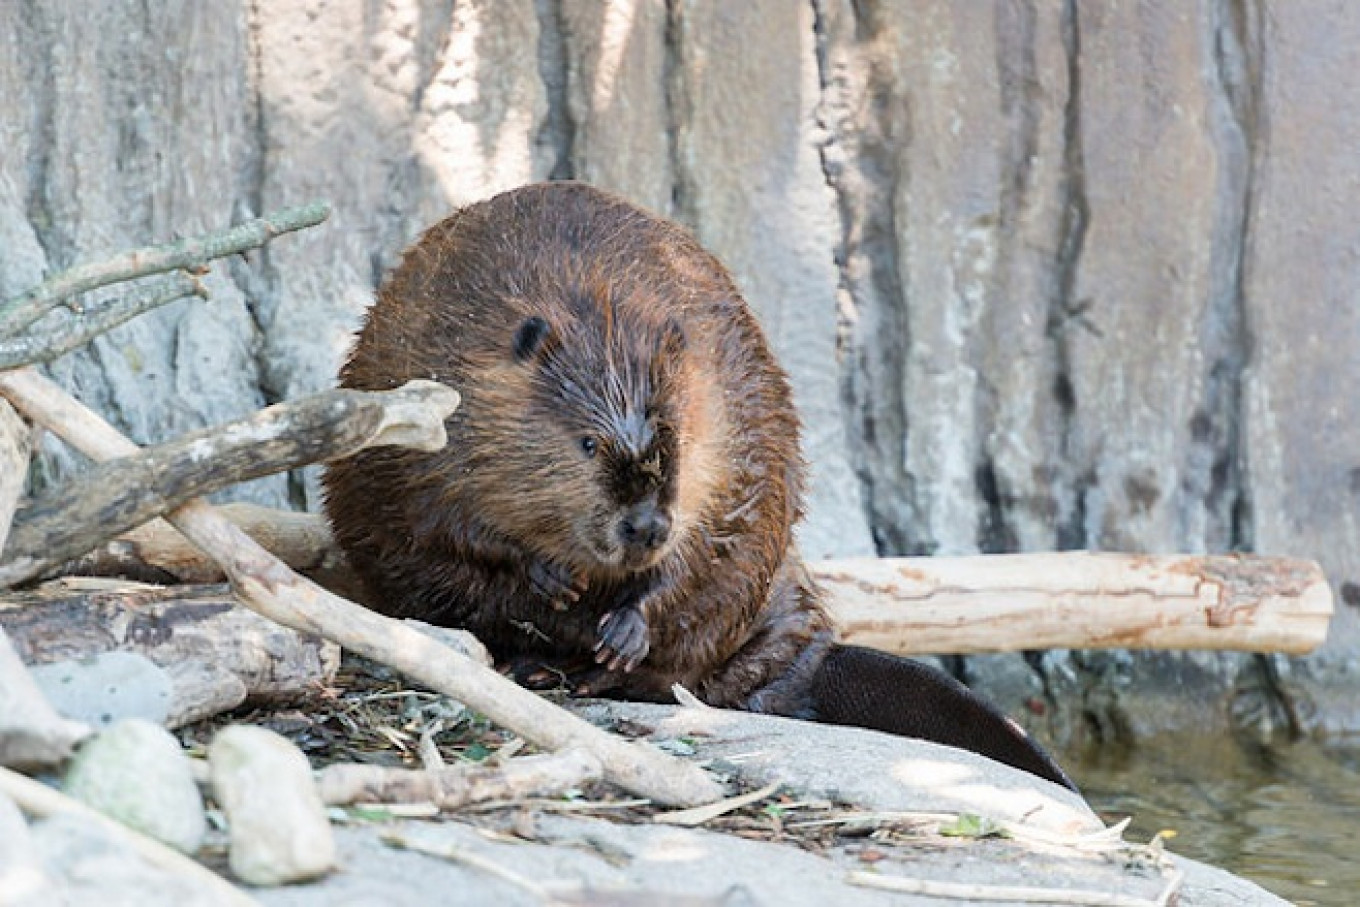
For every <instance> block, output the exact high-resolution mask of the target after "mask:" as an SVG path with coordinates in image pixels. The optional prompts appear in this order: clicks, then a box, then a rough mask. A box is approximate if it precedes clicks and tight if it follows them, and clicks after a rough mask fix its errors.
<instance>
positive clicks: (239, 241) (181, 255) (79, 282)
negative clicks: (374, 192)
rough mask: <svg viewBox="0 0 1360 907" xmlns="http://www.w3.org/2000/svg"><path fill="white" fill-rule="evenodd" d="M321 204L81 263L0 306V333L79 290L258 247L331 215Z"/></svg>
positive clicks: (190, 266) (14, 331) (27, 322)
mask: <svg viewBox="0 0 1360 907" xmlns="http://www.w3.org/2000/svg"><path fill="white" fill-rule="evenodd" d="M330 210H331V209H330V206H329V205H327V204H324V203H322V202H317V203H314V204H310V205H304V206H302V207H300V208H288V209H286V210H284V211H277V212H275V213H273V214H269V215H266V216H264V217H260V218H256V219H255V220H250V221H246V222H245V223H243V224H239V225H237V226H235V227H232V228H231V229H230V230H225V231H221V232H216V233H209V234H205V235H202V236H194V237H190V238H188V239H183V240H180V241H179V242H175V243H167V244H165V245H160V246H148V247H145V248H142V249H135V250H133V251H131V252H125V253H123V254H122V255H119V256H116V257H114V258H110V259H106V260H105V261H99V262H95V263H93V264H88V265H80V266H78V267H75V268H71V269H70V270H68V271H63V272H62V273H60V274H58V275H56V276H55V277H52V278H50V279H48V280H46V281H44V282H43V283H41V284H39V285H38V286H36V287H34V288H33V289H31V290H28V291H26V292H24V293H20V294H19V295H18V296H15V297H13V298H11V299H9V300H8V301H6V302H5V303H3V304H0V337H11V336H13V335H15V334H17V333H19V332H20V331H22V330H23V329H24V328H26V327H28V326H29V325H30V324H32V323H33V322H35V321H37V320H38V319H39V318H41V317H42V316H43V315H46V314H47V313H48V312H50V311H51V310H52V309H54V308H56V307H57V306H58V305H60V304H61V302H62V301H63V300H66V299H69V298H70V297H72V296H75V295H76V294H78V293H84V292H86V291H88V290H93V289H97V288H98V287H103V286H108V285H109V284H111V283H118V282H119V281H123V280H132V279H133V278H136V277H145V276H146V275H148V274H159V273H162V272H164V271H174V270H178V269H181V268H184V269H195V268H201V267H202V266H203V265H205V264H206V263H208V262H209V261H212V260H213V259H215V258H223V257H225V256H228V255H235V254H236V253H238V252H244V251H246V250H247V249H255V248H258V247H260V246H262V245H264V244H265V243H267V242H268V241H269V240H271V239H273V238H274V237H275V236H278V235H279V234H281V233H290V232H292V231H294V230H301V229H304V228H306V227H313V226H316V225H317V224H319V223H321V222H322V221H323V220H325V219H326V218H327V216H329V215H330Z"/></svg>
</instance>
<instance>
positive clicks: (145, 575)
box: [44, 501, 348, 591]
mask: <svg viewBox="0 0 1360 907" xmlns="http://www.w3.org/2000/svg"><path fill="white" fill-rule="evenodd" d="M217 512H218V513H220V514H222V516H224V517H226V518H227V519H229V520H231V522H233V523H234V524H236V525H237V526H239V527H240V528H241V529H242V530H244V531H245V533H246V535H248V536H250V537H251V538H253V539H254V540H255V541H257V542H259V543H260V544H261V545H263V546H264V547H265V549H266V550H268V551H269V553H270V554H272V555H274V556H275V557H277V558H278V559H279V560H281V561H283V562H284V563H285V564H287V565H288V566H289V567H291V568H292V569H294V570H298V571H301V572H303V573H307V574H308V575H312V574H314V573H316V572H324V571H338V570H348V566H347V565H346V563H345V558H344V555H343V554H342V553H341V552H340V548H339V547H338V546H337V545H336V544H335V539H334V538H333V537H332V536H331V529H330V526H329V525H327V523H326V521H325V520H323V519H321V518H319V517H318V516H316V515H315V514H310V513H300V512H298V511H295V510H276V509H274V508H272V507H261V506H260V505H258V504H249V503H246V502H243V501H235V502H232V503H230V504H221V505H219V506H218V507H217ZM44 575H45V576H48V575H55V576H71V575H76V576H126V577H129V578H131V579H140V580H143V581H145V582H153V581H157V580H159V581H164V580H165V579H166V578H171V579H173V580H174V581H175V582H179V583H196V584H203V583H220V582H223V581H224V580H225V579H226V578H227V577H226V574H225V573H223V572H222V568H221V567H219V566H218V565H217V562H216V561H214V560H213V559H212V558H210V557H208V556H207V555H206V554H204V553H203V552H202V551H200V550H199V549H198V548H197V547H196V546H195V545H194V544H193V543H192V542H190V541H189V540H188V539H186V538H185V537H184V536H182V535H180V533H179V532H178V531H177V530H176V529H175V527H173V526H171V525H170V524H169V523H167V522H165V521H164V520H159V519H158V520H152V521H151V522H149V523H145V524H143V525H141V526H138V527H137V528H136V529H132V530H129V531H128V532H125V533H123V534H122V535H120V536H118V537H117V538H116V539H111V540H109V541H108V542H105V543H104V544H102V545H99V546H97V547H95V548H93V549H91V550H90V551H88V552H86V553H85V554H84V555H82V556H81V557H79V558H76V559H75V560H70V561H65V562H63V563H61V564H58V565H56V566H55V567H53V568H52V569H51V570H50V571H47V573H46V574H44ZM323 585H325V583H323ZM328 588H330V586H329V585H328ZM333 591H334V590H333Z"/></svg>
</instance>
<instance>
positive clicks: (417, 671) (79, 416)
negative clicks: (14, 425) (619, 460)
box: [0, 369, 721, 806]
mask: <svg viewBox="0 0 1360 907" xmlns="http://www.w3.org/2000/svg"><path fill="white" fill-rule="evenodd" d="M0 393H3V394H4V395H5V396H7V397H9V399H10V401H11V402H12V403H14V405H15V407H16V408H18V409H19V410H20V411H21V412H23V413H24V414H25V415H27V416H28V417H29V418H30V419H32V420H33V421H34V422H37V423H39V424H40V425H43V426H45V427H46V428H48V429H50V430H51V431H52V432H53V433H55V434H56V435H57V436H58V437H61V438H63V439H64V440H66V441H67V442H68V443H70V444H71V445H72V446H74V447H75V448H76V449H77V450H80V451H81V452H83V453H85V454H86V455H87V456H90V457H92V458H94V459H108V458H110V457H117V456H126V455H128V454H130V453H134V452H136V450H137V446H136V445H135V444H133V443H132V442H131V441H129V440H127V439H126V438H124V437H123V436H122V435H121V434H119V433H118V431H117V429H115V428H114V427H113V426H111V425H109V424H108V423H107V422H105V421H104V420H103V419H101V418H100V417H99V416H98V415H97V414H95V413H94V412H92V411H90V410H88V409H86V408H85V407H83V406H82V405H81V404H80V403H78V402H77V401H76V400H74V399H72V398H71V397H70V395H68V394H67V393H66V392H65V391H63V390H62V389H61V388H59V387H57V386H56V385H55V384H53V383H52V382H51V381H48V380H47V379H45V378H43V377H42V376H41V375H38V374H37V373H36V372H34V371H32V370H31V369H20V370H17V371H13V372H0ZM166 518H167V519H168V520H169V521H170V522H171V524H172V525H174V526H175V528H177V529H179V530H180V531H181V532H183V533H184V534H185V535H186V536H188V538H189V539H190V541H192V542H193V543H194V544H196V545H198V546H199V547H200V548H202V549H203V550H204V551H205V552H207V553H208V554H210V555H211V556H212V557H213V558H215V559H216V560H217V561H218V562H219V563H220V564H221V565H222V568H223V569H224V570H225V571H226V573H227V576H228V578H229V579H230V581H231V585H232V589H233V590H234V591H235V592H236V594H237V595H238V596H239V597H240V599H241V602H242V603H243V604H244V605H246V607H248V608H250V609H251V610H252V611H255V612H257V613H259V614H262V615H264V616H265V617H268V618H270V619H271V620H274V621H277V622H278V623H281V624H283V625H284V626H287V627H292V628H293V629H295V630H300V631H302V632H305V633H316V634H319V635H321V636H324V637H326V638H327V639H330V640H332V641H333V642H336V643H339V644H340V645H341V646H343V647H344V648H347V649H349V650H351V651H353V652H357V653H359V654H360V655H363V656H365V657H367V658H372V659H374V660H376V661H380V662H382V663H383V664H386V665H389V666H391V667H393V668H396V669H397V670H398V671H400V672H401V673H403V674H405V675H406V676H407V677H410V678H413V679H414V680H416V681H418V682H420V683H422V684H424V685H425V686H427V687H430V688H431V689H433V690H437V691H439V692H441V693H445V694H447V695H449V696H452V697H453V698H454V699H457V700H458V701H459V702H462V703H465V704H466V705H467V706H468V707H469V708H472V709H475V710H477V711H479V712H481V713H482V714H483V715H486V716H487V717H488V718H490V719H491V720H492V721H494V722H496V723H497V724H499V725H501V726H502V727H507V728H510V729H511V730H513V731H515V732H516V733H518V734H519V735H520V736H522V737H524V738H526V739H528V740H530V741H532V742H533V743H535V744H537V745H539V746H541V747H543V748H544V749H549V750H561V749H565V748H567V747H569V746H579V747H583V748H584V749H587V750H589V751H590V752H591V753H593V754H594V755H595V756H596V757H598V758H599V760H600V763H601V764H602V765H603V766H604V771H605V777H606V778H607V779H608V780H610V781H612V782H614V783H615V784H618V785H619V786H620V787H623V788H624V789H625V790H628V791H631V792H633V793H636V794H639V795H641V796H645V797H650V798H652V799H653V800H656V801H657V802H659V803H663V804H669V805H674V806H697V805H698V804H700V803H709V802H712V801H713V800H716V799H717V798H718V797H719V796H720V795H721V787H720V786H719V785H718V783H717V782H716V781H715V780H714V779H713V778H711V777H709V776H708V775H707V774H706V773H705V772H704V771H703V769H701V768H699V766H697V765H694V764H693V763H688V762H684V761H682V760H679V759H675V758H673V757H671V756H668V755H666V754H665V753H663V752H661V751H660V750H658V749H656V748H655V747H651V746H648V745H646V744H641V743H639V744H634V743H630V742H628V741H626V740H623V739H621V738H619V737H616V736H614V735H612V734H609V733H606V732H605V731H602V730H600V729H599V728H597V727H595V726H594V725H592V724H590V723H589V722H587V721H585V720H584V719H581V718H578V717H577V716H575V715H572V714H571V713H570V712H567V711H566V710H564V709H561V708H559V707H558V706H556V705H553V704H552V703H551V702H548V701H547V700H546V699H543V698H542V697H541V696H538V695H535V694H534V693H531V692H529V691H528V690H525V689H523V688H522V687H519V686H518V685H516V684H515V683H514V682H513V681H511V680H509V679H507V678H505V677H502V676H501V675H500V674H497V673H496V672H495V671H493V670H491V669H490V668H486V667H483V666H482V665H480V664H477V663H476V662H474V661H473V660H472V659H470V658H467V657H466V656H464V655H461V654H459V653H457V652H455V651H453V650H452V649H451V648H449V647H448V646H444V645H441V644H440V643H438V642H436V641H434V640H433V639H431V638H429V637H428V636H426V635H425V634H423V633H421V632H420V631H418V630H415V629H413V628H411V627H409V626H406V625H405V624H403V623H402V622H400V621H396V620H392V619H391V618H387V617H383V616H382V615H380V614H377V613H376V612H373V611H370V610H368V609H367V608H363V607H361V606H359V605H356V604H354V603H353V602H350V601H346V600H345V599H343V598H340V597H339V596H337V595H335V594H333V593H331V592H328V591H326V590H325V589H322V588H321V587H320V586H318V585H316V584H315V583H313V582H310V581H308V580H306V579H304V578H303V577H300V576H298V575H297V574H296V573H293V572H292V571H291V570H289V569H288V567H287V566H286V565H284V564H283V563H282V562H280V561H279V560H277V559H276V558H275V557H274V556H273V555H271V554H270V553H269V552H268V551H266V550H264V548H262V547H261V546H260V545H259V544H258V543H257V542H255V541H254V540H253V539H251V538H250V536H248V535H246V534H245V533H244V532H242V531H241V530H240V529H238V528H237V527H236V526H234V525H232V524H231V522H229V521H228V520H226V519H224V518H223V517H221V516H220V515H218V514H217V513H216V512H215V511H214V510H213V509H212V508H211V507H209V506H208V505H207V504H205V503H203V502H201V501H191V502H189V503H187V504H185V505H183V506H182V507H180V508H178V509H177V510H175V511H174V512H173V513H171V514H167V517H166Z"/></svg>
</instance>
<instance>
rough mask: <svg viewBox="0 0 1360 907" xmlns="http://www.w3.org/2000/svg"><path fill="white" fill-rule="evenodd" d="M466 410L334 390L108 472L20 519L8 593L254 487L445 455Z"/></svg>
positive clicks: (442, 391)
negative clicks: (147, 527)
mask: <svg viewBox="0 0 1360 907" xmlns="http://www.w3.org/2000/svg"><path fill="white" fill-rule="evenodd" d="M9 374H18V373H17V372H12V373H9ZM3 378H4V376H3V375H0V380H2V379H3ZM457 401H458V394H457V392H456V391H454V390H453V389H452V388H448V387H445V386H443V385H441V384H437V383H435V382H432V381H412V382H409V383H408V384H406V385H404V386H403V387H400V388H397V389H396V390H392V391H383V392H366V391H352V390H331V391H325V392H322V393H320V394H314V395H312V396H310V397H304V398H302V399H300V400H293V401H290V402H288V403H280V404H277V405H275V406H270V407H267V408H266V409H263V410H261V411H260V412H258V413H255V414H254V415H252V416H250V417H248V418H245V419H239V420H237V421H235V422H230V423H228V424H226V425H223V426H219V427H216V428H212V429H208V430H205V431H200V432H194V433H192V434H188V435H185V436H184V437H182V438H179V439H177V440H174V441H171V442H169V443H166V444H161V445H158V446H156V447H150V448H146V449H145V450H139V451H137V452H136V453H134V454H129V455H128V456H125V457H119V458H117V459H113V460H110V461H109V462H106V463H102V464H100V465H99V466H96V467H94V468H93V469H91V470H90V471H88V472H86V473H84V474H82V475H81V476H80V477H78V478H77V479H76V480H75V481H73V482H71V483H68V484H66V485H64V486H62V487H60V488H55V489H53V490H52V491H50V492H49V493H48V494H46V495H44V496H43V497H42V498H40V499H39V500H37V501H34V502H33V503H32V504H31V505H30V506H28V507H26V508H24V509H22V510H20V511H19V512H18V513H17V514H16V515H15V519H14V523H13V526H12V527H11V530H10V538H9V542H8V544H7V545H6V547H5V553H4V557H3V559H2V560H0V587H3V586H6V585H9V586H13V585H17V584H18V583H21V582H24V581H25V580H28V579H31V578H33V577H35V576H37V575H39V574H40V573H42V572H43V571H44V570H46V569H47V568H49V567H51V566H52V565H54V564H58V563H61V562H62V561H64V560H68V559H70V558H73V557H77V556H79V555H81V554H83V553H84V552H87V551H89V550H90V549H91V548H93V547H95V546H96V545H98V544H100V543H101V542H103V541H104V540H105V539H108V538H110V537H112V536H114V535H117V534H118V533H120V532H123V531H125V530H128V529H131V528H132V527H134V526H138V525H141V524H142V523H145V522H146V521H148V520H150V519H152V518H153V517H156V516H158V515H160V514H162V513H165V512H166V511H168V510H171V509H173V508H174V507H176V506H177V505H179V504H181V503H183V502H184V501H187V500H190V499H191V498H194V497H197V496H200V495H203V494H207V493H209V492H212V491H216V490H218V489H221V488H226V487H228V486H230V485H234V484H237V483H239V482H243V481H246V480H248V479H254V478H259V477H260V476H265V475H270V474H272V473H276V472H284V471H286V470H289V469H292V468H294V467H297V466H304V465H307V464H309V463H316V462H319V461H322V460H330V459H335V458H337V457H344V456H348V455H349V454H352V453H354V452H355V451H357V450H360V449H362V448H364V447H369V446H376V445H381V444H394V443H400V444H404V445H406V446H413V447H415V446H419V447H423V448H425V449H438V447H437V446H436V445H437V444H442V443H443V440H442V439H443V437H444V426H443V420H444V418H445V417H446V416H447V414H448V412H450V411H452V409H453V408H454V407H455V406H456V405H457Z"/></svg>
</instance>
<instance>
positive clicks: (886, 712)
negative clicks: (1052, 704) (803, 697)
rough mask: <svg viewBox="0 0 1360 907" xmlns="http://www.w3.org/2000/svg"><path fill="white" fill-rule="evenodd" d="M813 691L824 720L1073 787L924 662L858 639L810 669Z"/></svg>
mask: <svg viewBox="0 0 1360 907" xmlns="http://www.w3.org/2000/svg"><path fill="white" fill-rule="evenodd" d="M811 698H812V708H813V718H814V719H815V720H817V721H820V722H823V723H825V724H841V725H850V726H852V727H862V728H868V729H870V730H875V731H884V732H886V733H889V734H896V735H898V736H900V737H915V738H917V739H920V740H930V741H933V742H935V743H943V744H945V745H946V746H953V747H958V748H960V749H965V750H971V751H972V752H974V753H978V754H980V755H983V756H986V757H988V758H990V759H995V760H996V761H997V762H1002V763H1005V764H1006V765H1009V766H1011V767H1013V768H1018V769H1020V770H1022V771H1026V772H1029V773H1030V774H1032V775H1037V776H1039V777H1040V778H1044V779H1046V780H1048V781H1052V782H1054V783H1056V784H1061V785H1062V786H1063V787H1066V788H1068V789H1069V790H1072V791H1077V786H1076V785H1075V784H1073V783H1072V779H1071V778H1069V777H1067V773H1066V772H1064V771H1063V770H1062V769H1061V768H1060V767H1059V766H1058V763H1057V762H1055V761H1054V760H1053V757H1051V756H1049V754H1048V753H1046V752H1045V751H1044V750H1043V748H1042V747H1040V746H1039V745H1038V744H1037V743H1035V742H1034V741H1033V740H1031V739H1030V738H1029V737H1028V736H1026V735H1025V733H1024V732H1023V731H1022V730H1020V728H1019V726H1018V725H1016V724H1015V723H1014V722H1012V721H1011V720H1010V719H1009V718H1007V717H1006V716H1005V715H1004V714H1003V713H1002V712H1001V711H1000V710H999V709H997V708H996V707H995V706H993V705H991V704H990V703H988V702H987V701H986V700H984V699H982V698H981V697H979V696H978V695H977V694H976V693H974V692H973V691H972V690H970V689H968V687H966V686H964V685H963V684H962V683H959V682H958V681H957V680H955V679H954V678H953V677H950V676H949V675H948V674H946V673H944V672H943V671H940V670H937V669H935V668H932V667H930V666H929V665H925V664H922V663H921V662H918V661H912V660H911V659H907V658H900V657H898V656H896V655H889V654H888V653H886V652H878V651H875V650H874V649H865V648H862V647H860V646H839V645H837V646H832V647H831V648H830V650H829V651H828V652H827V656H826V658H825V660H823V661H822V664H821V667H820V668H818V670H817V671H816V672H815V673H814V674H813V676H812V697H811ZM1078 792H1079V791H1078Z"/></svg>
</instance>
